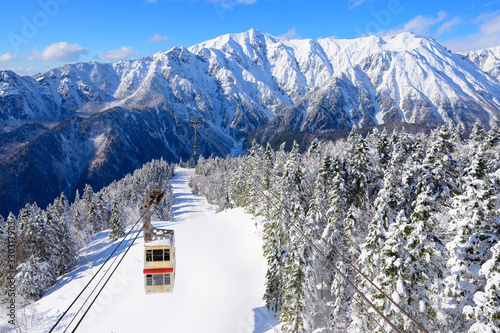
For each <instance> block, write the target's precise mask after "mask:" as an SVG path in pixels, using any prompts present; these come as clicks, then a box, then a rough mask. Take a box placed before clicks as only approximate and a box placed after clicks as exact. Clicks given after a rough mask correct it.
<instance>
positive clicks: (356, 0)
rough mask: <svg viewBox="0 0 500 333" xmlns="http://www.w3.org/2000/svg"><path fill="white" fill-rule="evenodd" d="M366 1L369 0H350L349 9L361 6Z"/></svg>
mask: <svg viewBox="0 0 500 333" xmlns="http://www.w3.org/2000/svg"><path fill="white" fill-rule="evenodd" d="M366 1H367V0H349V2H348V3H347V7H348V8H349V9H354V8H356V7H359V6H361V5H362V4H363V3H364V2H366Z"/></svg>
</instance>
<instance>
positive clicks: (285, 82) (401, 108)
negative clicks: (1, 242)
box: [0, 29, 500, 215]
mask: <svg viewBox="0 0 500 333" xmlns="http://www.w3.org/2000/svg"><path fill="white" fill-rule="evenodd" d="M499 59H500V47H497V48H492V49H487V50H482V51H475V52H468V53H461V54H454V53H451V52H450V51H449V50H447V49H446V48H445V47H443V46H442V45H440V44H439V43H437V42H436V41H435V40H434V39H432V38H429V37H425V36H419V35H415V34H413V33H402V34H399V35H395V36H391V37H375V36H371V37H363V38H358V39H353V40H339V39H334V38H325V39H318V40H309V39H305V40H297V39H294V40H289V39H285V38H281V37H274V36H271V35H269V34H265V33H262V32H260V31H258V30H255V29H252V30H250V31H247V32H244V33H239V34H228V35H224V36H221V37H218V38H215V39H213V40H210V41H206V42H203V43H201V44H198V45H194V46H192V47H190V48H183V47H174V48H172V49H170V50H169V51H166V52H163V51H162V52H158V53H156V54H154V55H152V56H149V57H145V58H141V59H138V60H130V61H119V62H116V63H98V62H90V63H77V64H73V65H65V66H63V67H60V68H57V69H52V70H50V71H48V72H46V73H42V74H37V75H34V76H31V77H29V76H25V77H21V76H19V75H17V74H16V73H14V72H11V71H0V124H1V126H2V128H3V133H0V213H1V214H3V215H6V214H7V213H8V212H9V211H13V212H15V211H17V210H18V209H19V208H21V207H22V206H23V205H24V204H25V203H26V202H33V201H37V202H38V203H39V205H40V206H42V207H43V206H44V205H46V204H47V203H49V202H50V201H52V200H53V198H54V197H55V196H57V195H59V194H60V193H61V192H65V193H66V195H68V196H71V195H72V194H74V192H75V190H76V189H81V188H82V186H83V185H84V184H85V183H89V184H91V185H92V186H93V187H94V189H98V188H100V187H102V186H104V185H107V184H109V183H110V182H111V181H113V180H114V179H117V178H120V177H122V176H123V175H124V174H126V173H128V172H131V171H133V170H134V169H135V168H137V167H139V166H141V165H142V164H143V163H144V162H147V161H148V160H150V159H152V158H159V157H163V158H164V159H166V160H168V161H172V162H173V161H178V160H179V158H182V159H184V160H186V159H188V158H189V154H190V147H191V133H192V129H190V127H189V125H188V119H189V117H192V116H196V117H200V118H201V119H202V121H203V126H202V128H200V129H199V133H200V141H201V146H202V151H203V153H204V154H205V155H209V154H211V153H214V154H218V155H224V153H225V151H226V150H227V151H230V150H231V149H237V148H238V147H239V146H240V145H241V142H242V141H243V140H244V139H245V138H247V137H248V136H249V135H251V137H252V138H256V139H257V140H258V141H260V142H261V143H264V142H266V141H269V140H272V139H275V138H277V137H279V136H280V135H281V134H283V133H286V132H290V131H298V132H301V131H305V132H311V133H325V132H329V131H336V130H347V129H350V128H352V127H356V128H364V127H367V126H374V125H380V124H387V123H393V122H406V123H413V124H418V125H424V126H428V127H435V126H438V125H440V124H443V123H450V122H453V123H462V124H463V125H464V126H465V127H467V128H470V126H472V124H473V123H474V122H475V121H476V119H478V118H479V119H480V120H481V121H482V122H483V124H484V125H485V126H486V127H487V128H488V127H491V126H493V125H494V124H496V123H498V122H499V120H500V118H499V114H500V82H499V75H500V60H499ZM213 138H215V140H217V141H219V143H218V144H220V145H222V146H223V147H224V149H221V148H219V146H218V145H215V144H214V143H213V140H214V139H213ZM221 150H224V151H221Z"/></svg>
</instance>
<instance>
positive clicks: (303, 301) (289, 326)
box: [279, 233, 318, 333]
mask: <svg viewBox="0 0 500 333" xmlns="http://www.w3.org/2000/svg"><path fill="white" fill-rule="evenodd" d="M312 261H313V259H312V249H311V246H310V244H308V243H307V242H306V241H305V240H304V239H302V238H301V236H299V235H298V234H297V233H294V234H293V235H292V236H291V242H290V252H289V255H288V260H287V263H286V267H285V271H284V273H285V275H284V281H283V283H282V284H283V304H282V306H281V312H280V316H279V321H280V323H283V326H282V332H284V333H287V332H290V333H292V332H293V333H303V332H304V333H305V332H312V329H313V328H314V322H313V318H314V315H315V304H316V302H317V298H318V297H317V293H316V272H315V271H314V269H313V263H312Z"/></svg>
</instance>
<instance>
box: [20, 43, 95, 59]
mask: <svg viewBox="0 0 500 333" xmlns="http://www.w3.org/2000/svg"><path fill="white" fill-rule="evenodd" d="M87 53H88V50H87V49H84V48H83V47H81V46H80V45H78V44H68V42H59V43H55V44H52V45H49V46H46V47H45V48H44V49H43V51H42V52H39V51H38V50H34V51H33V53H32V54H31V55H30V56H29V57H28V58H27V59H28V60H34V61H74V60H78V58H79V57H80V55H82V54H87Z"/></svg>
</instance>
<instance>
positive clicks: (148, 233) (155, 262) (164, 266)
mask: <svg viewBox="0 0 500 333" xmlns="http://www.w3.org/2000/svg"><path fill="white" fill-rule="evenodd" d="M162 197H163V193H162V192H161V191H160V190H158V189H152V190H151V191H150V192H149V193H148V195H147V196H146V202H145V206H144V207H143V208H147V207H149V206H151V205H158V204H159V203H160V201H161V199H162ZM150 217H151V213H150V214H149V215H148V216H147V217H146V218H145V220H144V221H145V223H144V228H143V232H144V270H143V274H144V290H145V292H146V294H158V293H172V292H173V290H174V281H175V237H174V231H173V230H171V229H160V228H155V227H154V226H153V225H152V224H151V220H150Z"/></svg>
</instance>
